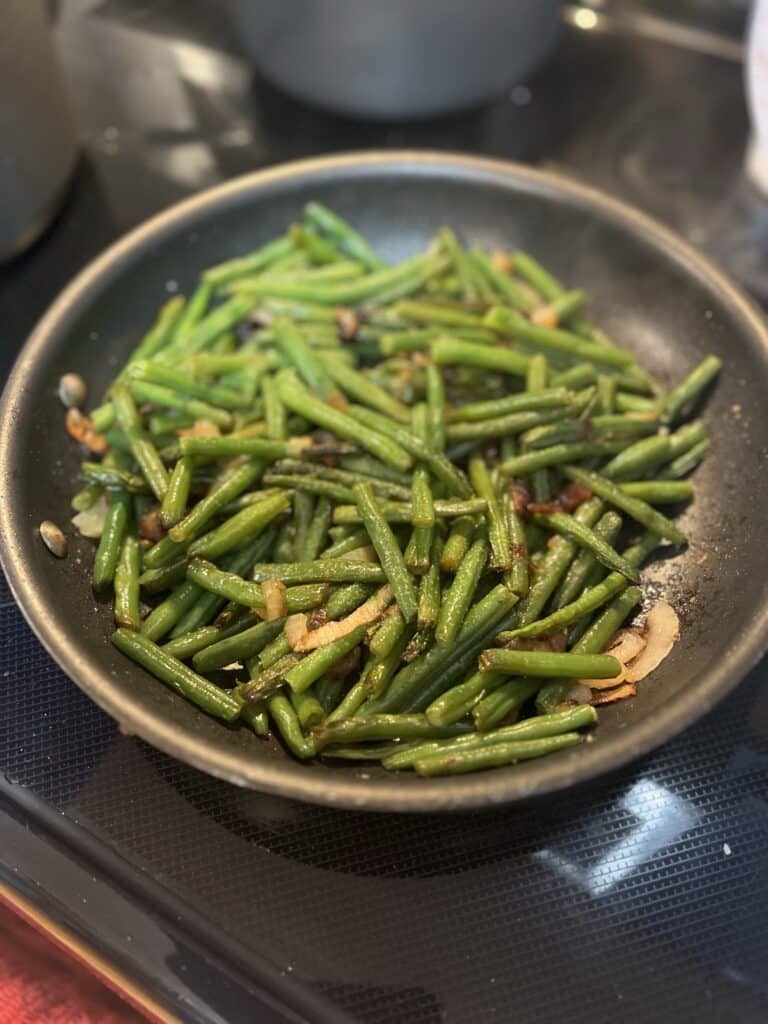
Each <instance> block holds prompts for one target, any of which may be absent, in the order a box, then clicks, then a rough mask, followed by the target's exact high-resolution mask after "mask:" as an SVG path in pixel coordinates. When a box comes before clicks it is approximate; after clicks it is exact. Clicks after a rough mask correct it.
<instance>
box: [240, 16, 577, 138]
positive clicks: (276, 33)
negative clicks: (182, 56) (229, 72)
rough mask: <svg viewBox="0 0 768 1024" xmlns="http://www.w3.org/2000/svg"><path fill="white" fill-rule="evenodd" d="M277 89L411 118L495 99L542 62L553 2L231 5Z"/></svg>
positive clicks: (350, 110) (367, 113) (376, 114)
mask: <svg viewBox="0 0 768 1024" xmlns="http://www.w3.org/2000/svg"><path fill="white" fill-rule="evenodd" d="M231 2H232V9H233V12H234V16H235V19H236V22H237V24H238V26H239V31H240V36H241V39H242V42H243V45H244V47H245V49H246V51H247V52H248V53H249V54H250V55H251V56H252V57H253V59H254V61H255V63H256V64H257V66H258V67H259V69H260V70H261V71H262V72H263V73H264V75H265V76H266V77H267V78H268V79H270V81H272V82H273V83H274V84H275V85H277V86H278V87H279V88H281V89H283V90H285V91H286V92H287V93H290V94H291V95H293V96H295V97H297V98H299V99H301V100H304V101H306V102H308V103H313V104H317V105H318V106H322V107H326V108H329V109H331V110H333V111H336V112H338V113H342V114H350V115H353V116H358V117H371V118H413V117H427V116H432V115H435V114H446V113H449V112H451V111H456V110H460V109H462V108H467V107H471V106H474V105H476V104H479V103H482V102H484V101H487V100H490V99H492V98H493V97H494V96H496V95H498V94H500V93H502V92H503V91H504V90H505V89H506V88H508V87H509V86H510V85H512V84H514V83H515V82H519V81H520V80H522V79H523V78H525V76H526V75H528V74H529V73H530V72H531V70H532V69H533V68H534V67H535V66H536V65H537V64H538V63H539V62H541V61H542V60H543V59H544V58H545V57H547V56H548V55H549V54H550V53H551V51H552V50H553V49H554V46H555V44H556V42H557V39H558V34H559V26H560V17H559V8H560V5H559V3H557V0H472V2H471V3H467V0H231Z"/></svg>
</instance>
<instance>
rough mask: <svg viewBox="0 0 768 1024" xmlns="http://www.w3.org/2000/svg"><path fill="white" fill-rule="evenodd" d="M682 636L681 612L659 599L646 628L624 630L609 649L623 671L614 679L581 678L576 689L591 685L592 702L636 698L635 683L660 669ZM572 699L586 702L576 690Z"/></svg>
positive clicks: (570, 699)
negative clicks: (678, 613)
mask: <svg viewBox="0 0 768 1024" xmlns="http://www.w3.org/2000/svg"><path fill="white" fill-rule="evenodd" d="M679 636H680V620H679V619H678V617H677V612H676V611H675V609H674V608H673V607H672V605H670V604H668V603H667V602H666V601H657V602H656V604H655V605H654V606H653V607H652V608H651V609H650V611H649V612H648V615H647V617H646V620H645V626H644V627H643V629H642V630H639V629H631V628H630V629H620V630H619V632H618V633H617V634H616V636H615V637H614V638H613V640H612V641H611V644H610V646H609V647H607V648H606V649H605V653H606V654H611V655H613V657H614V658H616V660H617V661H619V662H620V663H621V666H622V669H621V672H620V673H619V674H618V675H617V676H614V677H613V679H580V680H579V681H578V683H577V684H575V686H574V687H573V688H572V689H573V690H575V689H576V688H577V687H578V688H581V687H585V688H586V687H588V688H589V690H590V692H591V693H592V699H591V703H592V704H608V703H610V702H612V701H616V700H624V699H626V698H627V697H634V695H635V693H636V692H637V687H636V686H635V684H636V683H639V682H640V680H641V679H645V677H646V676H647V675H649V674H650V673H651V672H653V670H654V669H655V668H658V666H659V665H660V664H661V663H662V661H663V660H664V659H665V658H666V656H667V655H668V654H669V652H670V651H671V650H672V648H673V647H674V645H675V642H676V641H677V640H678V638H679ZM594 691H597V692H596V693H595V692H594ZM579 692H580V690H579ZM568 700H569V701H575V702H576V703H582V701H581V700H578V699H577V697H576V696H573V695H572V693H569V694H568Z"/></svg>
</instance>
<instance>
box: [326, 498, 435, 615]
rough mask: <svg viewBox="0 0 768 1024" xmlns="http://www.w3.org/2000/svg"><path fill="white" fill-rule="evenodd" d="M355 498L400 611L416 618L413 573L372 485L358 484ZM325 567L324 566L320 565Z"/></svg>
mask: <svg viewBox="0 0 768 1024" xmlns="http://www.w3.org/2000/svg"><path fill="white" fill-rule="evenodd" d="M354 491H355V498H356V500H357V508H358V511H359V512H360V515H361V517H362V520H363V524H364V526H365V528H366V530H367V531H368V536H369V537H370V538H371V544H372V545H373V546H374V548H375V549H376V553H377V554H378V556H379V560H380V562H381V569H380V570H379V571H380V572H381V571H382V570H383V572H384V573H385V574H386V578H387V579H388V580H389V583H390V585H391V586H392V590H393V591H394V594H395V598H396V600H397V603H398V606H399V608H400V613H401V614H402V616H403V619H404V620H405V621H406V622H410V621H411V620H412V619H414V618H415V617H416V611H417V608H418V606H417V602H416V591H415V590H414V587H413V582H412V581H411V577H410V574H409V573H408V570H407V569H406V567H405V562H404V560H403V555H402V552H401V551H400V546H399V544H398V543H397V539H396V537H395V535H394V534H393V533H392V529H391V527H390V526H389V523H388V522H387V521H386V519H385V518H384V516H383V515H382V513H381V510H380V508H379V503H378V502H377V500H376V496H375V494H374V492H373V488H372V487H371V485H370V484H367V483H359V484H356V485H355V488H354ZM321 564H322V563H321Z"/></svg>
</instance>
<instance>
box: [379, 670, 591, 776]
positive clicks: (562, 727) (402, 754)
mask: <svg viewBox="0 0 768 1024" xmlns="http://www.w3.org/2000/svg"><path fill="white" fill-rule="evenodd" d="M489 674H490V673H489ZM493 674H494V675H496V673H493ZM427 717H430V715H429V713H428V714H427ZM430 720H431V719H430ZM596 721H597V712H596V711H595V709H594V708H593V707H591V706H590V705H588V704H587V705H581V706H580V707H576V708H568V710H567V711H560V712H556V713H554V714H547V715H536V716H534V717H532V718H528V719H526V720H525V721H523V722H516V723H515V724H514V725H508V726H505V727H504V728H502V729H494V730H493V732H484V733H480V734H478V733H470V734H469V735H466V736H457V737H454V738H452V739H444V740H433V741H431V742H426V743H418V744H417V743H413V744H409V745H408V747H407V748H406V749H405V750H403V751H398V752H397V753H395V754H393V755H391V756H390V757H388V758H387V760H386V761H385V763H384V767H385V768H390V769H391V768H407V767H409V766H410V765H412V764H413V763H414V762H415V761H416V760H418V759H419V758H421V757H431V756H432V755H433V754H446V755H447V754H450V753H459V752H461V751H466V750H478V749H481V750H487V749H488V748H489V747H491V746H494V745H495V744H497V743H509V742H510V741H512V740H515V741H517V740H539V739H544V738H546V737H548V736H560V735H562V734H563V733H566V732H571V731H572V730H575V729H583V728H585V727H587V726H590V725H594V724H595V722H596ZM435 724H438V723H435Z"/></svg>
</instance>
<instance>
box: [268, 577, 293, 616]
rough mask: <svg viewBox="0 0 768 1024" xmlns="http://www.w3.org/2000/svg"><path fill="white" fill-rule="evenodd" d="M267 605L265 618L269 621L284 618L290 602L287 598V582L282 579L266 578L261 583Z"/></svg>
mask: <svg viewBox="0 0 768 1024" xmlns="http://www.w3.org/2000/svg"><path fill="white" fill-rule="evenodd" d="M261 592H262V593H263V594H264V603H265V605H266V608H265V612H264V618H265V619H266V620H267V622H273V621H274V620H275V619H282V618H284V617H285V616H286V615H287V614H288V602H287V601H286V598H285V584H284V583H282V582H281V581H280V580H264V582H263V583H262V584H261Z"/></svg>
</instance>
